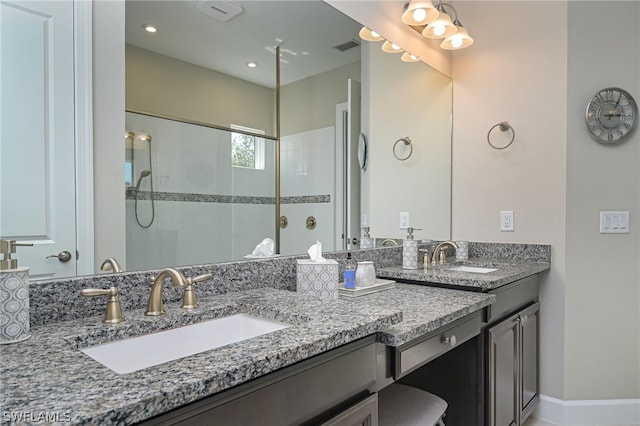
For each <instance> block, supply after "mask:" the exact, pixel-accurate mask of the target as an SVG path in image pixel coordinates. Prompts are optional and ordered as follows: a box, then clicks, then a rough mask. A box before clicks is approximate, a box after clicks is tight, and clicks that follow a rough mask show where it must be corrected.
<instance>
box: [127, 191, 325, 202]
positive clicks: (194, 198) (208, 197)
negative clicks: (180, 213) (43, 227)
mask: <svg viewBox="0 0 640 426" xmlns="http://www.w3.org/2000/svg"><path fill="white" fill-rule="evenodd" d="M135 192H136V190H135V188H127V191H126V198H127V200H134V199H135ZM153 199H154V200H155V201H176V202H187V203H217V204H275V203H276V199H275V197H260V196H249V195H216V194H196V193H189V192H162V191H155V192H154V193H153ZM138 200H145V201H147V200H151V192H150V191H138ZM330 202H331V195H328V194H327V195H296V196H291V197H280V203H281V204H319V203H330Z"/></svg>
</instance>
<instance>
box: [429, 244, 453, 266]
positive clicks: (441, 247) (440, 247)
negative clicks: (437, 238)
mask: <svg viewBox="0 0 640 426" xmlns="http://www.w3.org/2000/svg"><path fill="white" fill-rule="evenodd" d="M446 246H449V247H452V248H453V249H457V248H458V245H457V244H456V243H454V242H453V241H443V242H441V243H440V244H438V245H437V246H436V248H435V249H433V256H432V257H431V264H432V265H435V264H436V259H437V258H438V257H439V258H440V264H443V263H444V262H446V260H447V258H446V256H445V254H444V251H443V250H444V249H445V248H446Z"/></svg>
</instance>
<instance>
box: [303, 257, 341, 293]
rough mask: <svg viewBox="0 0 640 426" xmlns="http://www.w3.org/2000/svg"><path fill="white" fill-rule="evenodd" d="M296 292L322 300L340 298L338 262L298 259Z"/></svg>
mask: <svg viewBox="0 0 640 426" xmlns="http://www.w3.org/2000/svg"><path fill="white" fill-rule="evenodd" d="M297 262H298V265H297V273H296V290H297V291H299V292H300V293H305V294H311V295H313V296H317V297H320V298H322V299H337V298H338V270H339V268H338V262H337V261H335V260H333V259H327V260H326V261H325V262H314V261H312V260H308V259H297Z"/></svg>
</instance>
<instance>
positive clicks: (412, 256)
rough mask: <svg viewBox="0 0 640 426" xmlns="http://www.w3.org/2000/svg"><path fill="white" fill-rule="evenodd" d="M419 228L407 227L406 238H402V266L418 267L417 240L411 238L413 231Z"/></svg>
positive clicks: (406, 267) (408, 267)
mask: <svg viewBox="0 0 640 426" xmlns="http://www.w3.org/2000/svg"><path fill="white" fill-rule="evenodd" d="M415 230H420V229H419V228H413V227H408V228H407V239H406V240H402V267H403V268H404V269H418V242H417V241H416V240H414V239H413V231H415Z"/></svg>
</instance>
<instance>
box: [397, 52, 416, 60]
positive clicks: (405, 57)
mask: <svg viewBox="0 0 640 426" xmlns="http://www.w3.org/2000/svg"><path fill="white" fill-rule="evenodd" d="M400 59H402V61H403V62H418V61H419V60H420V57H418V56H416V55H412V54H411V53H409V52H404V53H403V54H402V56H401V57H400Z"/></svg>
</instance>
